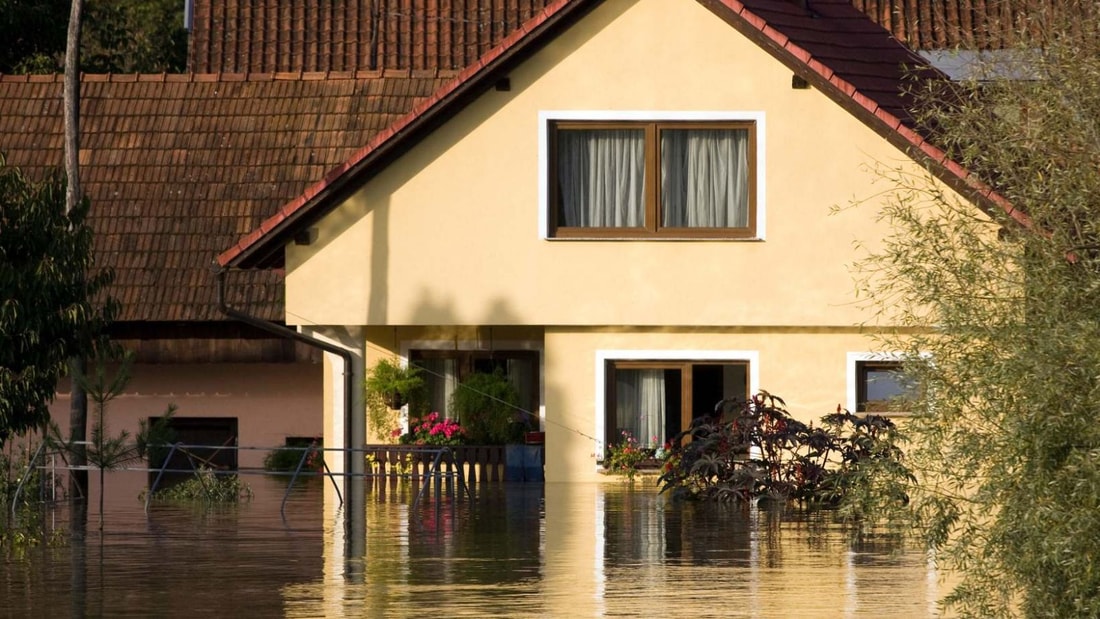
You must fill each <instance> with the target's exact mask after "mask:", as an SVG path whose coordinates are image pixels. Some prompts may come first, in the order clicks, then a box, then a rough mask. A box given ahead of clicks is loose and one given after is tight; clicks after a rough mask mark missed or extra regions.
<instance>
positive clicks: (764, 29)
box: [218, 0, 1007, 268]
mask: <svg viewBox="0 0 1100 619" xmlns="http://www.w3.org/2000/svg"><path fill="white" fill-rule="evenodd" d="M697 1H698V2H699V3H700V4H702V5H704V6H706V7H707V8H709V9H710V10H711V11H713V12H714V13H715V14H716V15H718V16H719V17H721V18H722V19H724V20H725V21H726V22H728V23H729V24H730V25H731V26H733V27H734V28H735V29H736V30H738V31H739V32H741V33H742V34H743V35H745V36H747V37H749V38H750V39H752V40H753V41H755V42H756V43H757V44H759V45H760V46H761V47H763V48H764V49H766V50H767V51H768V52H770V53H771V54H772V55H773V56H775V57H776V58H777V59H778V60H780V61H781V62H783V63H785V64H787V65H788V66H789V67H791V69H792V71H794V72H795V73H797V74H799V75H801V76H803V77H804V78H806V79H807V80H809V81H810V83H811V84H813V85H814V86H815V87H817V88H818V89H820V90H821V91H822V92H824V93H825V94H826V95H827V96H829V97H831V98H832V99H833V100H835V101H836V102H837V103H838V104H840V105H841V106H843V107H844V108H845V109H847V110H849V111H850V112H852V113H853V114H854V115H856V116H857V117H858V118H860V119H861V120H863V121H864V122H865V123H867V124H868V125H870V126H871V127H872V128H874V129H876V130H877V131H879V132H880V133H881V134H882V135H884V136H885V137H886V138H887V139H889V140H890V141H891V142H893V143H894V144H896V145H898V146H899V147H901V148H903V149H905V150H907V151H908V152H911V153H913V154H914V155H916V156H919V157H924V158H927V159H929V160H930V161H931V162H932V163H934V164H935V165H937V166H938V168H939V170H940V171H941V172H942V173H943V174H944V175H945V176H946V177H948V180H949V181H950V180H952V179H953V180H954V181H955V184H956V185H957V186H958V187H959V188H961V189H967V190H968V191H971V192H974V191H977V193H978V194H979V195H982V196H984V197H985V198H987V199H990V200H993V201H995V202H998V203H1000V204H1001V205H1002V206H1006V205H1005V204H1004V201H1003V199H1001V198H1000V197H999V196H997V195H996V194H995V193H994V192H992V191H991V190H990V189H989V188H988V187H986V186H984V185H982V184H980V183H978V182H977V181H976V180H975V179H973V178H972V177H971V176H970V175H969V174H968V173H967V172H966V171H965V170H963V169H962V168H961V167H959V166H958V165H957V164H955V163H954V162H951V161H948V160H947V159H946V156H945V155H944V153H943V152H942V151H941V150H939V149H938V148H936V147H935V146H934V145H932V144H931V143H930V142H928V141H927V140H925V138H924V137H923V136H922V135H921V134H920V133H919V131H918V130H917V128H916V127H915V126H914V125H913V122H912V119H911V117H910V115H909V113H908V111H907V109H908V102H907V101H906V98H905V96H904V88H903V86H904V82H905V80H906V79H907V77H908V76H910V75H923V76H925V77H936V78H941V77H943V76H942V74H940V73H939V72H938V71H936V70H935V69H932V68H931V67H929V66H928V65H927V63H926V62H925V61H924V60H923V59H922V58H921V57H920V56H918V55H916V54H915V53H914V52H912V51H911V50H909V49H908V48H906V47H905V46H904V45H902V44H901V43H900V42H899V41H898V40H897V39H896V38H894V37H893V36H892V35H891V34H890V33H889V32H887V31H886V30H884V29H882V28H881V27H880V26H878V25H876V24H875V23H874V22H872V21H870V20H869V19H867V17H866V16H865V15H864V14H863V13H862V12H861V11H860V10H859V9H857V8H856V7H854V6H852V4H851V3H850V1H849V0H810V1H809V2H807V3H803V2H797V1H795V0H697ZM584 4H588V5H593V4H594V3H586V2H584V0H572V1H570V0H559V1H557V2H554V3H553V4H551V5H550V6H548V7H547V8H546V10H545V11H543V12H542V13H541V14H540V15H538V16H537V17H536V18H534V19H532V20H531V21H530V22H528V23H527V24H524V25H523V26H521V28H520V31H519V32H517V33H516V34H515V35H513V36H511V37H508V38H506V39H505V40H504V41H503V42H502V43H501V45H499V46H498V47H496V48H494V49H493V50H491V51H490V52H489V53H487V54H486V55H485V56H484V57H482V59H481V60H480V61H479V62H478V63H476V64H474V65H472V66H470V67H468V68H467V69H466V70H464V71H463V72H462V73H460V74H459V75H458V76H457V77H456V78H455V79H454V80H453V81H451V82H449V83H448V84H446V85H445V86H443V87H442V88H440V90H439V91H437V92H436V93H434V94H433V95H432V96H430V97H428V98H427V99H425V100H423V101H422V102H421V103H420V104H419V105H418V106H417V107H416V108H414V109H413V110H412V111H411V112H410V113H409V114H408V115H406V116H404V117H402V118H400V119H398V120H397V121H396V122H395V123H394V124H393V125H392V126H391V127H389V128H388V129H386V130H384V131H382V132H381V133H379V134H377V135H375V136H374V137H373V138H372V139H371V140H370V141H369V142H367V144H366V146H364V147H363V148H362V149H360V150H359V151H358V152H356V153H355V154H354V155H353V156H352V157H351V158H350V159H348V160H347V161H345V162H344V163H342V164H341V165H340V166H338V167H337V168H335V169H334V170H332V171H331V172H329V173H328V174H327V175H325V177H324V178H322V179H321V180H320V181H319V182H317V183H315V184H313V185H312V186H310V187H309V188H308V189H307V190H306V191H305V192H304V193H302V194H301V195H300V196H298V197H297V198H296V199H294V200H293V201H291V202H288V203H287V204H285V205H284V206H283V207H282V208H281V209H280V210H279V212H278V213H276V214H275V215H273V216H272V217H270V218H269V219H268V220H266V221H264V222H263V224H261V225H260V226H259V227H257V228H255V229H253V230H252V232H250V233H249V234H248V235H247V236H245V237H243V238H242V239H241V240H240V241H238V242H237V243H236V244H235V245H233V246H232V247H230V248H229V249H227V250H226V251H224V252H223V253H222V254H221V255H220V256H219V257H218V263H219V264H221V265H222V266H232V267H240V268H255V267H258V266H272V265H279V264H281V260H282V255H281V254H282V251H281V249H282V245H283V244H284V243H285V242H286V241H287V239H289V238H290V236H291V235H293V233H294V231H295V230H297V229H299V228H300V227H302V226H304V225H308V223H309V222H312V221H314V220H315V219H316V218H318V217H320V216H322V215H323V214H324V213H325V212H327V211H328V210H330V209H331V208H333V207H334V206H335V202H336V201H337V198H338V196H339V195H340V192H341V191H344V190H345V187H346V186H348V185H354V184H355V183H356V182H361V180H360V179H364V178H366V175H368V174H370V173H371V166H375V165H384V164H385V163H386V161H387V159H386V156H385V154H386V152H387V151H388V150H389V149H396V148H403V147H406V146H407V145H408V142H410V141H412V140H415V139H416V137H417V135H418V133H417V131H416V130H417V129H418V128H419V127H420V126H422V125H427V124H429V121H431V122H437V121H438V120H440V119H442V118H445V117H447V116H448V115H449V114H453V113H454V112H456V111H457V110H458V109H460V108H461V106H462V105H463V104H464V103H465V102H466V101H468V100H469V99H468V97H463V96H456V93H457V94H459V95H461V94H463V93H467V92H478V89H479V88H484V87H485V83H486V82H488V81H490V80H492V79H494V76H495V75H496V74H497V71H498V70H499V66H498V63H499V62H500V61H501V59H504V58H507V59H510V60H512V61H516V60H518V59H519V58H522V57H524V54H527V53H530V52H531V51H532V50H533V48H535V47H537V46H538V45H540V44H541V42H542V41H541V39H542V38H544V37H546V36H551V35H552V34H553V31H552V30H550V29H543V28H542V27H543V26H544V24H545V23H547V22H548V21H550V20H551V19H552V18H554V17H555V16H557V15H559V14H562V13H564V12H565V11H566V10H567V9H570V8H575V7H577V6H580V5H584ZM804 5H806V6H804ZM528 33H531V34H530V35H529V34H528ZM1006 208H1007V206H1006Z"/></svg>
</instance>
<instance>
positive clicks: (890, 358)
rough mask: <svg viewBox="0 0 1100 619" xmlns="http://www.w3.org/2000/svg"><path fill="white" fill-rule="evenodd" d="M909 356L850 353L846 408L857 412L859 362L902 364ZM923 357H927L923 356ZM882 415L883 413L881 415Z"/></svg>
mask: <svg viewBox="0 0 1100 619" xmlns="http://www.w3.org/2000/svg"><path fill="white" fill-rule="evenodd" d="M907 356H908V355H907V354H906V353H903V352H850V353H848V355H847V357H848V360H847V367H848V380H847V392H848V393H847V404H846V406H845V408H846V409H847V410H848V411H849V412H851V413H853V414H859V413H857V412H856V405H857V404H858V402H856V399H857V394H858V393H859V385H858V384H857V383H858V382H859V368H858V365H859V362H861V361H878V362H887V363H894V362H896V363H901V362H903V361H905V358H906V357H907ZM921 356H922V357H924V356H927V355H924V354H922V355H921ZM879 414H881V413H879ZM886 414H887V415H906V414H907V413H900V412H899V413H886Z"/></svg>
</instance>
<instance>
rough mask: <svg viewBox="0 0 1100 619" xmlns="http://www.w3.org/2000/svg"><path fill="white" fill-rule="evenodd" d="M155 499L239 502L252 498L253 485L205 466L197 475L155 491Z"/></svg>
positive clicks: (179, 501) (180, 501)
mask: <svg viewBox="0 0 1100 619" xmlns="http://www.w3.org/2000/svg"><path fill="white" fill-rule="evenodd" d="M152 499H153V500H154V501H160V502H166V503H238V502H240V501H241V500H242V499H243V500H251V499H252V487H251V486H249V485H248V484H246V483H244V482H243V481H241V479H240V477H238V476H237V475H235V474H221V475H219V474H218V473H216V472H214V471H213V470H211V469H209V468H206V467H203V468H200V469H199V470H197V471H195V476H194V477H191V478H190V479H187V480H186V481H183V482H181V483H179V484H176V485H174V486H172V487H170V488H164V489H162V490H157V491H156V492H154V493H153V496H152Z"/></svg>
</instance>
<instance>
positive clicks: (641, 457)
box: [603, 430, 664, 480]
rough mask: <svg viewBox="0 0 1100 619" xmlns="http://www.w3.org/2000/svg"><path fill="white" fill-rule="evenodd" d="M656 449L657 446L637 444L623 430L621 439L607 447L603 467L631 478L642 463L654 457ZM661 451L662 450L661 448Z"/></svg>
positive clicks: (634, 439)
mask: <svg viewBox="0 0 1100 619" xmlns="http://www.w3.org/2000/svg"><path fill="white" fill-rule="evenodd" d="M657 451H658V448H655V447H645V446H643V445H641V444H639V443H638V439H636V438H634V435H633V434H631V433H630V432H627V431H626V430H623V439H622V440H621V441H619V442H617V443H615V444H613V445H611V446H609V447H608V448H607V456H606V457H605V458H604V461H603V463H604V467H605V468H606V469H607V470H608V471H611V472H612V473H618V474H620V475H625V476H626V477H627V478H628V479H630V480H633V479H634V476H635V475H637V473H638V468H639V467H640V466H641V465H642V463H643V462H645V461H646V460H649V459H651V458H655V457H656V455H657ZM661 451H662V452H663V451H664V450H663V449H661Z"/></svg>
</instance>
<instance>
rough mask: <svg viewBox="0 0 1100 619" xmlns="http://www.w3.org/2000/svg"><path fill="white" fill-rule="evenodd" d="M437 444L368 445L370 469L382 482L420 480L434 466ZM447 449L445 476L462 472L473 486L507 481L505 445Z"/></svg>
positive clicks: (455, 476) (467, 483)
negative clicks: (505, 473)
mask: <svg viewBox="0 0 1100 619" xmlns="http://www.w3.org/2000/svg"><path fill="white" fill-rule="evenodd" d="M438 449H439V448H438V447H434V446H430V445H428V446H420V445H367V446H366V455H365V457H366V459H367V467H366V468H367V473H368V474H370V476H371V477H373V478H374V479H375V480H377V481H378V482H379V483H385V482H386V481H389V482H390V483H391V485H392V484H396V483H397V481H398V480H400V479H411V480H414V481H419V480H421V479H423V477H424V474H425V473H427V472H428V471H430V470H431V468H432V462H433V461H434V460H435V457H436V455H437V453H438ZM449 449H450V452H444V453H443V456H442V460H441V462H440V471H441V473H442V476H443V477H445V478H447V479H448V480H454V479H456V478H457V477H459V476H461V477H462V478H463V480H465V482H466V485H467V486H469V487H470V488H474V487H477V485H478V484H487V483H500V482H502V481H504V465H505V458H504V446H503V445H458V446H454V447H450V448H449Z"/></svg>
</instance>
